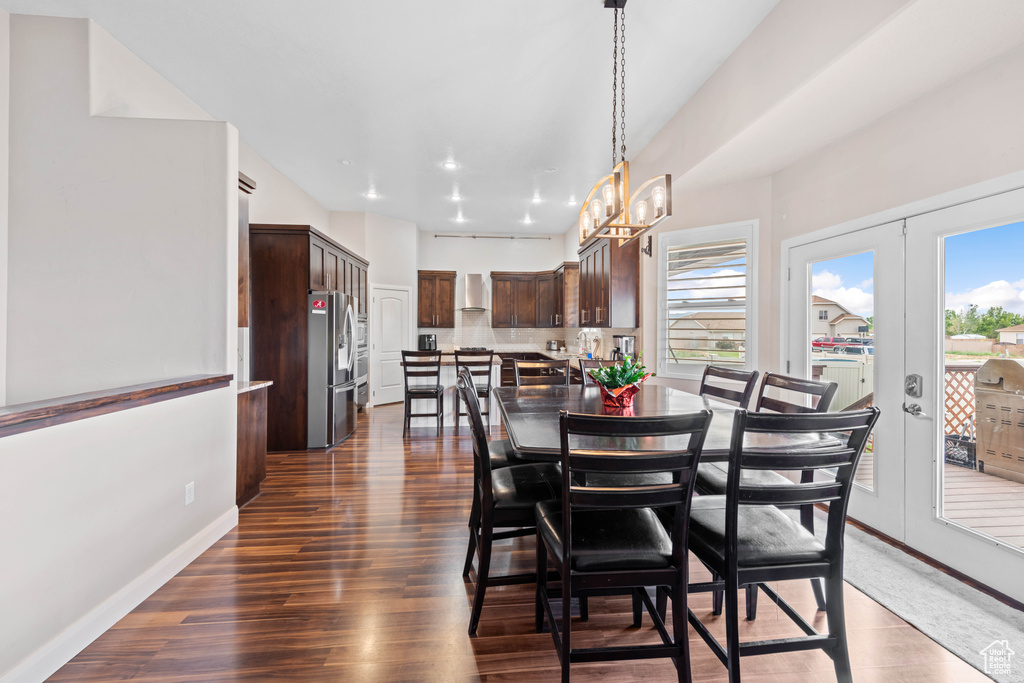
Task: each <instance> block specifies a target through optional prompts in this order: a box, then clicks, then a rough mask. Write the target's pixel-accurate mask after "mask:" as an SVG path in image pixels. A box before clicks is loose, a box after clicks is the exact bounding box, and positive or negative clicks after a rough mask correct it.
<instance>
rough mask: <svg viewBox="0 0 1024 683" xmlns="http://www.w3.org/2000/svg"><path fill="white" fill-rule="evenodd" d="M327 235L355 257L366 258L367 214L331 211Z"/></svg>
mask: <svg viewBox="0 0 1024 683" xmlns="http://www.w3.org/2000/svg"><path fill="white" fill-rule="evenodd" d="M327 235H328V236H329V237H330V238H331V239H333V240H334V241H335V242H337V243H338V244H340V245H342V246H343V247H345V248H346V249H348V250H349V251H351V252H352V253H354V254H355V255H357V256H362V257H363V258H366V213H364V212H362V211H331V213H330V225H329V226H328V228H327Z"/></svg>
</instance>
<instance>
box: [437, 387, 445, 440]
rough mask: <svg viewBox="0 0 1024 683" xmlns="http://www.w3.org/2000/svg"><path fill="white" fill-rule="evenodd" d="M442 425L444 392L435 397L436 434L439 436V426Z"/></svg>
mask: <svg viewBox="0 0 1024 683" xmlns="http://www.w3.org/2000/svg"><path fill="white" fill-rule="evenodd" d="M443 426H444V394H441V395H440V396H438V397H437V435H438V436H441V428H442V427H443Z"/></svg>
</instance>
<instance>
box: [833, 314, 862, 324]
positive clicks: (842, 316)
mask: <svg viewBox="0 0 1024 683" xmlns="http://www.w3.org/2000/svg"><path fill="white" fill-rule="evenodd" d="M844 320H860V321H861V322H865V323H866V322H867V320H864V318H862V317H860V316H859V315H854V314H853V313H840V314H839V315H837V316H836V317H834V318H832V319H831V320H829V321H828V324H829V325H835V324H836V323H840V322H842V321H844Z"/></svg>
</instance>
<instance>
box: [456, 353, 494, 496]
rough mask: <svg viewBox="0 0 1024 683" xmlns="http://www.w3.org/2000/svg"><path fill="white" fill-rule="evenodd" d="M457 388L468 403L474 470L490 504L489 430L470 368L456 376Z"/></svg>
mask: <svg viewBox="0 0 1024 683" xmlns="http://www.w3.org/2000/svg"><path fill="white" fill-rule="evenodd" d="M455 390H456V391H458V392H459V395H460V396H461V398H462V401H463V402H464V403H465V404H466V416H467V417H468V418H469V431H470V434H471V435H472V439H473V471H474V473H475V474H476V479H477V485H478V486H479V487H480V493H481V499H482V500H483V501H484V502H485V503H487V504H488V505H489V504H490V502H491V495H492V491H491V457H490V452H489V449H488V447H487V432H486V430H484V420H483V417H482V415H481V413H480V399H479V398H478V397H477V391H476V386H475V384H474V383H473V375H472V374H470V370H469V368H462V370H460V371H459V374H458V375H457V376H456V378H455Z"/></svg>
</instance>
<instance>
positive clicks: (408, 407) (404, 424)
mask: <svg viewBox="0 0 1024 683" xmlns="http://www.w3.org/2000/svg"><path fill="white" fill-rule="evenodd" d="M410 412H412V401H410V400H409V395H408V394H406V395H405V417H404V418H403V419H402V438H403V439H404V438H405V437H406V435H407V434H408V433H409V413H410Z"/></svg>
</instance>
